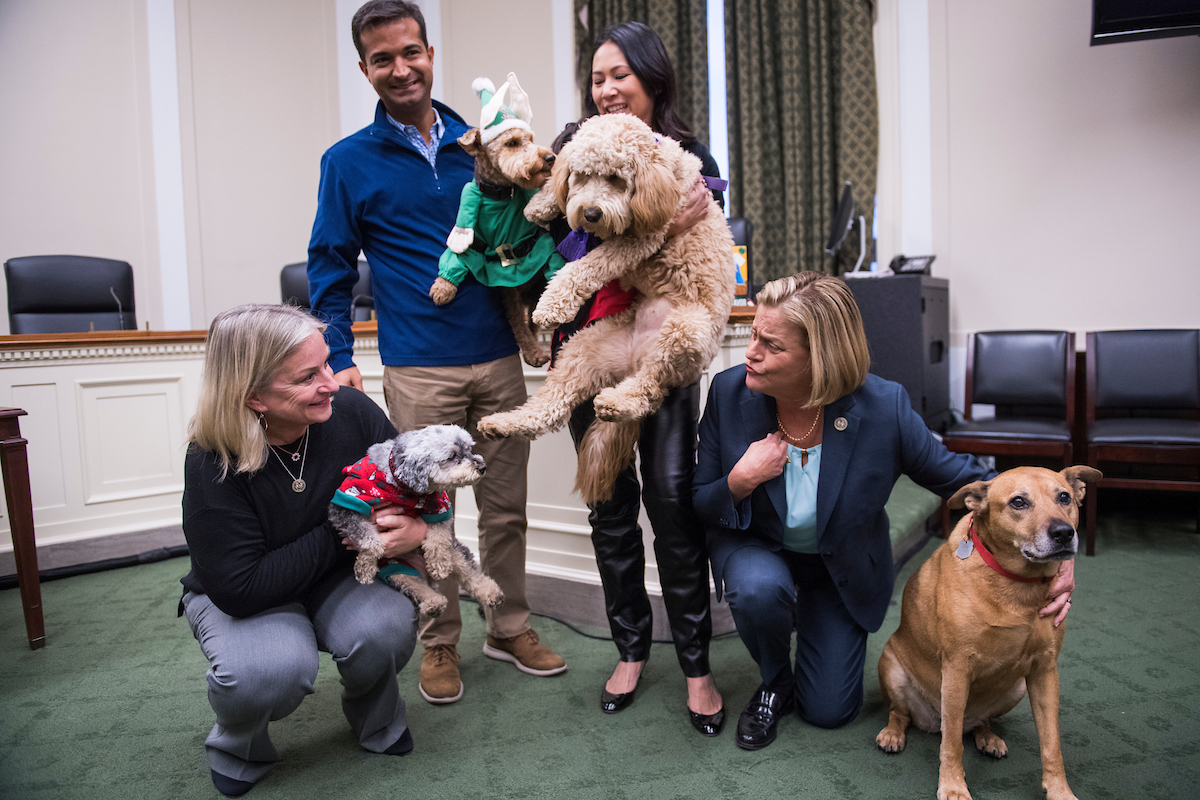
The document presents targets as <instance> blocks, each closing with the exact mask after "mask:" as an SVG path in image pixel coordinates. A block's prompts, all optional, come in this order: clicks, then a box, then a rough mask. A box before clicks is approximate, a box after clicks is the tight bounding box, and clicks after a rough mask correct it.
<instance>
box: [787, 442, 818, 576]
mask: <svg viewBox="0 0 1200 800" xmlns="http://www.w3.org/2000/svg"><path fill="white" fill-rule="evenodd" d="M788 458H789V459H791V463H790V464H788V465H787V466H785V467H784V473H783V474H784V481H785V486H786V488H787V519H786V520H784V530H783V547H784V549H785V550H791V551H793V552H796V553H815V552H817V478H818V477H819V476H820V474H821V445H817V446H816V447H810V448H808V463H807V464H804V465H801V463H800V461H801V457H800V448H799V447H793V446H792V445H790V444H789V445H788Z"/></svg>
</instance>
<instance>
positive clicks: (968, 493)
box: [946, 481, 991, 511]
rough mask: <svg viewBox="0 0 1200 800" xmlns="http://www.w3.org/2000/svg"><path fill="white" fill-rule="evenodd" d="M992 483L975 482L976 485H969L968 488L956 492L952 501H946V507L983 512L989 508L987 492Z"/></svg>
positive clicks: (951, 498)
mask: <svg viewBox="0 0 1200 800" xmlns="http://www.w3.org/2000/svg"><path fill="white" fill-rule="evenodd" d="M990 483H991V481H975V482H974V483H968V484H967V485H966V486H964V487H962V488H961V489H959V490H958V491H957V492H955V493H954V494H953V495H952V496H951V497H950V499H949V500H947V501H946V505H948V506H950V508H954V509H958V508H963V507H964V506H965V507H966V508H969V509H971V510H972V511H982V510H983V509H985V508H987V492H988V485H989V484H990Z"/></svg>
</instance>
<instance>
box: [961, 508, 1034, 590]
mask: <svg viewBox="0 0 1200 800" xmlns="http://www.w3.org/2000/svg"><path fill="white" fill-rule="evenodd" d="M970 534H971V540H970V541H966V540H965V539H964V540H963V541H962V542H960V543H959V545H958V550H957V551H956V555H957V556H958V557H959V558H961V559H964V560H965V559H966V558H968V557H969V556H970V555H971V551H972V550H978V551H979V557H980V558H982V559H983V563H985V564H987V565H988V566H989V567H991V568H992V569H993V570H994V571H996V572H998V573H999V574H1001V575H1003V576H1004V577H1006V578H1008V579H1009V580H1012V581H1020V582H1021V583H1049V582H1050V578H1049V577H1045V578H1026V577H1024V576H1022V575H1016V574H1014V573H1012V572H1009V571H1008V570H1006V569H1005V568H1004V567H1002V566H1000V562H998V561H996V557H995V556H994V555H992V553H991V551H990V550H988V549H987V546H986V545H984V543H983V541H982V540H981V539H980V538H979V534H978V533H976V532H975V515H974V514H972V515H971V530H970Z"/></svg>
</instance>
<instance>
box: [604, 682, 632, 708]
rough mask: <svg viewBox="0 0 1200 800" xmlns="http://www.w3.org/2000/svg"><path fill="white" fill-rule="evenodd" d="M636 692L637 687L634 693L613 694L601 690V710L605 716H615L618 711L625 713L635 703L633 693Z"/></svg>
mask: <svg viewBox="0 0 1200 800" xmlns="http://www.w3.org/2000/svg"><path fill="white" fill-rule="evenodd" d="M636 691H637V687H634V689H633V691H629V692H624V693H622V694H612V693H611V692H609V691H608V689H601V690H600V710H601V711H603V712H604V713H605V714H615V713H617V712H618V711H624V710H625V709H626V708H629V706H630V704H632V703H633V693H634V692H636Z"/></svg>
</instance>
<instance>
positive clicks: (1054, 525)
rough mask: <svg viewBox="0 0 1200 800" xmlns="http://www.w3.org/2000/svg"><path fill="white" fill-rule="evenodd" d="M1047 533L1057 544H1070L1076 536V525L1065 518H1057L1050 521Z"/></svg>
mask: <svg viewBox="0 0 1200 800" xmlns="http://www.w3.org/2000/svg"><path fill="white" fill-rule="evenodd" d="M1046 534H1047V535H1048V536H1049V537H1050V538H1051V539H1052V540H1053V541H1054V543H1055V544H1060V545H1063V544H1068V543H1069V542H1070V541H1071V539H1072V538H1073V537H1074V536H1075V526H1074V525H1072V524H1071V523H1069V522H1067V521H1066V520H1064V519H1056V520H1054V521H1053V522H1051V523H1050V528H1049V529H1048V530H1047V531H1046Z"/></svg>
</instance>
